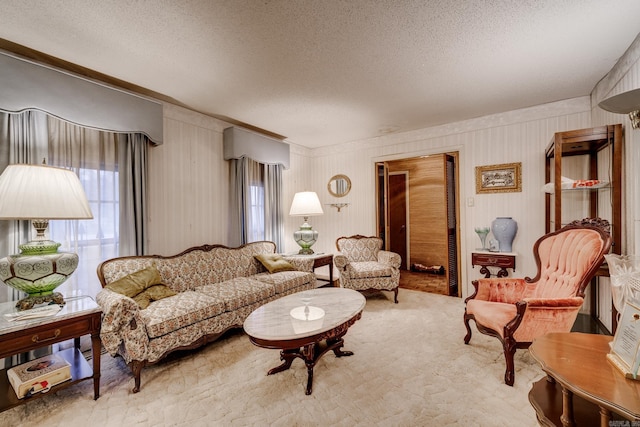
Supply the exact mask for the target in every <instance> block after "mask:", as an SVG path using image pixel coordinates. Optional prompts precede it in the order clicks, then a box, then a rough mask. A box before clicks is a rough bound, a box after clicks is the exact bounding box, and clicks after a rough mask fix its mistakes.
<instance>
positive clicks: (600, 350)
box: [529, 332, 640, 427]
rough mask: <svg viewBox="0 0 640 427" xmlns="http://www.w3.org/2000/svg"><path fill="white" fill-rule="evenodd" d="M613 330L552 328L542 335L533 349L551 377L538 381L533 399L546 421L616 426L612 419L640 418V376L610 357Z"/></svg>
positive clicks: (539, 415) (542, 421)
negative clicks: (616, 364) (628, 373)
mask: <svg viewBox="0 0 640 427" xmlns="http://www.w3.org/2000/svg"><path fill="white" fill-rule="evenodd" d="M612 339H613V337H611V336H608V335H596V334H583V333H577V332H571V333H551V334H547V335H544V336H542V337H540V338H536V339H535V340H534V341H533V344H531V346H530V347H529V352H530V353H531V355H532V356H533V358H534V359H536V360H537V361H538V362H539V363H540V365H542V370H544V371H545V372H546V373H547V377H546V378H542V379H540V380H539V381H538V382H536V383H534V384H533V387H532V388H531V391H530V392H529V402H530V403H531V405H532V406H533V408H534V409H535V411H536V416H537V418H538V421H539V422H540V424H541V425H544V426H563V427H567V426H592V425H598V421H597V420H599V421H600V422H599V425H600V426H601V427H610V426H611V425H614V424H612V423H611V421H616V420H621V418H620V417H622V419H626V420H631V421H632V423H626V422H625V423H620V424H615V425H621V426H622V425H638V424H637V421H640V382H638V381H634V380H631V379H627V378H625V377H624V375H622V373H620V372H619V371H618V370H617V368H615V367H614V366H613V365H611V364H610V363H609V362H608V361H607V357H606V356H607V353H609V342H610V341H611V340H612Z"/></svg>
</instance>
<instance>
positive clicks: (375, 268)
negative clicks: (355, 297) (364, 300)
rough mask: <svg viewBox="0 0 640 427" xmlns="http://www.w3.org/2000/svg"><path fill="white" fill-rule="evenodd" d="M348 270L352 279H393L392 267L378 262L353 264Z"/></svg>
mask: <svg viewBox="0 0 640 427" xmlns="http://www.w3.org/2000/svg"><path fill="white" fill-rule="evenodd" d="M347 268H348V270H349V276H350V277H351V278H352V279H367V278H375V277H391V275H392V274H393V269H392V268H391V266H389V265H385V264H382V263H379V262H377V261H362V262H352V263H350V264H349V267H347Z"/></svg>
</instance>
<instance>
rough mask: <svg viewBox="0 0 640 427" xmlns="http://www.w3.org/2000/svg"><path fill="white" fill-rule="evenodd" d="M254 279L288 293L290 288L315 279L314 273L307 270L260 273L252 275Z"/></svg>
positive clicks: (278, 291)
mask: <svg viewBox="0 0 640 427" xmlns="http://www.w3.org/2000/svg"><path fill="white" fill-rule="evenodd" d="M252 277H253V278H254V279H255V280H259V281H261V282H264V283H268V284H269V286H275V289H276V292H277V293H279V294H282V293H288V292H289V291H290V290H292V289H295V288H297V287H299V286H302V285H304V284H306V283H309V282H312V281H314V280H315V275H314V274H313V273H310V272H307V271H282V272H280V273H274V274H270V273H260V274H256V275H255V276H252Z"/></svg>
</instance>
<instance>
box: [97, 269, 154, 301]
mask: <svg viewBox="0 0 640 427" xmlns="http://www.w3.org/2000/svg"><path fill="white" fill-rule="evenodd" d="M161 283H162V277H161V276H160V272H159V271H158V269H157V268H156V266H155V265H150V266H149V267H147V268H145V269H142V270H139V271H136V272H135V273H131V274H128V275H126V276H124V277H122V278H120V279H118V280H116V281H115V282H112V283H109V284H108V285H107V286H105V288H107V289H110V290H112V291H113V292H117V293H119V294H122V295H125V296H128V297H129V298H133V297H135V296H136V295H138V294H139V293H140V292H142V291H144V290H145V289H147V288H148V287H150V286H153V285H159V284H161Z"/></svg>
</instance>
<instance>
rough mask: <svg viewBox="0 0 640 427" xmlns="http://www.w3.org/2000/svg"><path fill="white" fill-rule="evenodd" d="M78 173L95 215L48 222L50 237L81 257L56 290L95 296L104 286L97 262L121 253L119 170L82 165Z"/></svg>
mask: <svg viewBox="0 0 640 427" xmlns="http://www.w3.org/2000/svg"><path fill="white" fill-rule="evenodd" d="M77 173H78V176H79V178H80V182H81V183H82V186H83V187H84V191H85V193H86V195H87V199H88V201H89V205H90V206H91V212H92V213H93V219H90V220H66V221H63V220H53V221H50V222H49V233H50V239H51V240H54V241H56V242H59V243H61V246H60V250H61V251H72V252H76V253H77V254H78V257H79V258H80V261H79V264H78V268H77V269H76V271H75V272H74V273H73V275H72V276H71V277H70V278H69V280H67V281H66V282H65V283H64V284H62V285H61V286H60V287H59V288H58V289H57V290H56V291H58V292H61V293H63V294H64V295H65V296H72V295H90V296H92V297H95V296H96V294H97V293H98V291H99V290H100V289H101V286H100V283H99V282H98V278H97V276H96V268H97V267H98V264H99V263H100V262H101V261H102V260H104V259H108V258H113V257H117V256H118V245H119V244H118V242H119V236H118V234H119V226H120V225H119V191H118V172H117V171H107V170H97V169H79V170H77Z"/></svg>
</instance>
